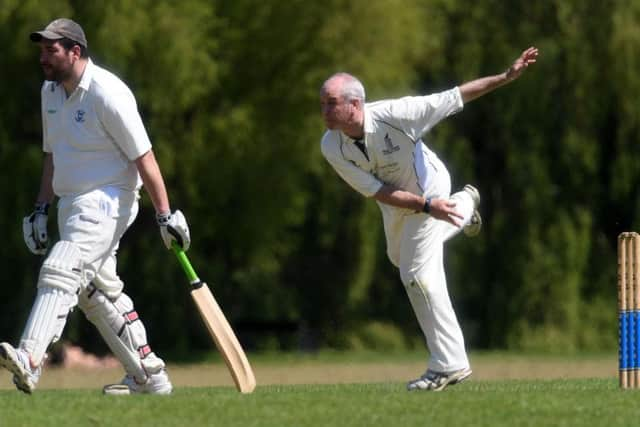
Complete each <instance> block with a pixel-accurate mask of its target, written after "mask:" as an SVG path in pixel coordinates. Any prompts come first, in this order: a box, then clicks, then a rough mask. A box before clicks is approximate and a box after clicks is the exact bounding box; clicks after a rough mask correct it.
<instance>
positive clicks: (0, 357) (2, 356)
mask: <svg viewBox="0 0 640 427" xmlns="http://www.w3.org/2000/svg"><path fill="white" fill-rule="evenodd" d="M0 365H1V366H3V367H4V368H6V369H7V370H8V371H10V372H11V373H12V374H13V383H14V384H15V385H16V388H17V389H18V390H20V391H22V392H24V393H27V394H31V392H32V391H33V389H34V387H33V385H32V384H29V382H28V381H27V380H25V377H27V376H28V375H29V374H28V373H27V372H25V370H24V369H23V368H22V367H21V366H20V364H19V362H18V361H17V360H15V359H14V358H13V357H11V355H10V354H9V351H7V349H6V348H5V347H4V346H0Z"/></svg>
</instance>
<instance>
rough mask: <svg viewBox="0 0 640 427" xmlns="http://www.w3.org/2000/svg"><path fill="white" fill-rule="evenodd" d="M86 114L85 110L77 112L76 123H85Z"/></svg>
mask: <svg viewBox="0 0 640 427" xmlns="http://www.w3.org/2000/svg"><path fill="white" fill-rule="evenodd" d="M84 114H85V111H84V110H77V111H76V115H75V116H74V119H75V120H76V122H78V123H83V122H84Z"/></svg>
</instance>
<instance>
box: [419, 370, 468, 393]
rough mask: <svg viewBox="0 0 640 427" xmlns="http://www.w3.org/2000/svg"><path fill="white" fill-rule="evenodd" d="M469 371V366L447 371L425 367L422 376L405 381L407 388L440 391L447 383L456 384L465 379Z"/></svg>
mask: <svg viewBox="0 0 640 427" xmlns="http://www.w3.org/2000/svg"><path fill="white" fill-rule="evenodd" d="M471 372H472V371H471V368H463V369H460V370H458V371H453V372H449V373H444V372H436V371H432V370H431V369H427V372H425V373H424V375H423V376H421V377H420V378H418V379H416V380H413V381H409V382H408V383H407V390H408V391H414V390H431V391H441V390H444V389H445V388H446V387H447V386H448V385H454V384H458V383H461V382H462V381H464V380H466V379H467V378H469V376H470V375H471Z"/></svg>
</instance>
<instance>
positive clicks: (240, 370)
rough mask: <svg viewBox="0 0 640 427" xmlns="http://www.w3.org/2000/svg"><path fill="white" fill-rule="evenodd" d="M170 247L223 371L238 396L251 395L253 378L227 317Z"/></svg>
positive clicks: (181, 255)
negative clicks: (217, 354) (178, 262)
mask: <svg viewBox="0 0 640 427" xmlns="http://www.w3.org/2000/svg"><path fill="white" fill-rule="evenodd" d="M172 247H173V251H174V252H175V254H176V256H177V257H178V261H180V265H181V266H182V269H183V270H184V272H185V273H186V275H187V278H188V279H189V283H190V285H191V297H193V301H194V302H195V303H196V307H198V311H199V312H200V316H201V317H202V320H203V321H204V324H205V325H206V326H207V329H208V330H209V334H210V335H211V338H213V341H214V342H215V343H216V347H217V348H218V351H220V354H222V357H223V358H224V361H225V363H226V364H227V368H229V372H231V376H232V377H233V381H234V382H235V384H236V388H237V389H238V391H239V392H241V393H251V392H252V391H253V390H254V389H255V388H256V378H255V376H254V375H253V370H252V369H251V365H249V361H248V360H247V356H246V355H245V353H244V350H243V349H242V346H241V345H240V343H239V342H238V339H237V338H236V335H235V334H234V333H233V329H231V325H229V322H228V321H227V318H226V317H225V316H224V313H223V312H222V310H221V309H220V306H219V305H218V303H217V302H216V300H215V298H214V297H213V295H212V294H211V291H210V290H209V286H207V284H206V283H205V282H203V281H201V280H200V279H199V278H198V276H197V275H196V272H195V270H194V269H193V267H192V266H191V263H190V262H189V258H187V255H186V254H185V253H184V251H183V250H182V248H180V247H179V246H178V245H177V244H176V243H174V244H173V246H172Z"/></svg>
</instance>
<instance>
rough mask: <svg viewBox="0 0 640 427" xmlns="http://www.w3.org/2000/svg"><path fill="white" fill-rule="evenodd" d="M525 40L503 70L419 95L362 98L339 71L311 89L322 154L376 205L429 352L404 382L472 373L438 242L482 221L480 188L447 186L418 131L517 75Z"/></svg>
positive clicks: (435, 387)
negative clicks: (420, 369) (316, 94)
mask: <svg viewBox="0 0 640 427" xmlns="http://www.w3.org/2000/svg"><path fill="white" fill-rule="evenodd" d="M537 56H538V50H537V49H536V48H534V47H531V48H529V49H526V50H525V51H523V52H522V54H521V55H520V56H519V57H518V58H516V60H515V61H514V62H513V64H512V65H511V66H510V67H509V68H508V69H507V70H506V71H505V72H503V73H500V74H496V75H493V76H487V77H482V78H479V79H476V80H472V81H469V82H467V83H464V84H462V85H460V86H458V87H454V88H452V89H450V90H447V91H444V92H440V93H435V94H432V95H427V96H407V97H404V98H400V99H393V100H386V101H378V102H373V103H366V104H365V90H364V86H363V85H362V83H361V82H360V81H359V80H358V79H357V78H355V77H354V76H352V75H350V74H347V73H338V74H335V75H333V76H331V77H330V78H329V79H327V80H326V81H325V82H324V84H323V85H322V88H321V90H320V104H321V109H322V118H323V119H324V122H325V125H326V127H327V129H328V130H327V131H326V132H325V134H324V136H323V138H322V142H321V149H322V154H323V155H324V157H325V158H326V159H327V161H328V162H329V164H331V166H332V167H333V168H334V169H335V171H336V172H337V173H338V175H339V176H340V177H341V178H342V179H344V180H345V181H346V182H347V183H348V184H349V185H350V186H351V187H353V188H354V189H355V190H356V191H358V192H359V193H361V194H362V195H364V196H366V197H372V198H373V199H375V200H376V202H377V203H378V206H379V207H380V210H381V211H382V218H383V222H384V231H385V235H386V240H387V254H388V256H389V259H390V260H391V262H392V263H393V264H394V265H395V266H396V267H398V269H399V270H400V278H401V280H402V283H403V285H404V287H405V290H406V292H407V295H408V296H409V300H410V302H411V305H412V307H413V311H414V312H415V314H416V317H417V319H418V323H419V324H420V327H421V329H422V332H423V333H424V336H425V339H426V342H427V347H428V348H429V351H430V358H429V361H428V369H427V371H426V372H425V373H424V374H423V375H421V376H420V377H419V378H417V379H415V380H413V381H410V382H409V383H408V384H407V388H408V390H432V391H440V390H443V389H444V388H446V387H447V386H448V385H453V384H457V383H459V382H461V381H463V380H465V379H466V378H468V377H469V375H471V368H470V366H469V360H468V358H467V354H466V350H465V346H464V339H463V335H462V330H461V328H460V325H459V324H458V320H457V318H456V315H455V313H454V310H453V307H452V304H451V300H450V298H449V294H448V291H447V283H446V278H445V271H444V260H443V257H444V249H443V246H444V242H445V241H447V240H448V239H450V238H452V237H453V236H455V235H456V234H457V233H458V232H459V231H460V230H462V229H463V230H464V232H465V234H467V235H470V236H473V235H476V234H478V232H479V231H480V227H481V225H482V221H481V217H480V213H479V211H478V205H479V204H480V193H479V192H478V190H477V189H476V188H475V187H473V186H471V185H466V186H465V187H464V189H463V190H462V191H458V192H456V193H454V194H453V195H451V194H450V193H451V178H450V176H449V172H448V171H447V168H446V167H445V165H444V163H443V162H442V161H441V160H440V158H439V157H438V156H437V155H436V154H435V153H434V152H433V151H432V150H431V149H430V148H429V147H428V146H427V145H426V144H425V143H424V140H423V135H424V134H426V133H427V132H429V130H430V129H431V128H432V127H433V126H435V125H436V124H437V123H438V122H440V121H441V120H443V119H445V118H446V117H448V116H450V115H452V114H455V113H457V112H458V111H460V110H461V109H462V107H463V105H464V104H466V103H467V102H469V101H472V100H474V99H476V98H478V97H480V96H482V95H484V94H486V93H488V92H490V91H492V90H494V89H496V88H498V87H500V86H502V85H504V84H506V83H509V82H511V81H513V80H515V79H516V78H518V77H519V76H520V75H521V74H522V73H523V72H524V70H525V69H526V68H527V67H528V66H529V65H530V64H533V63H534V62H536V58H537Z"/></svg>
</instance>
